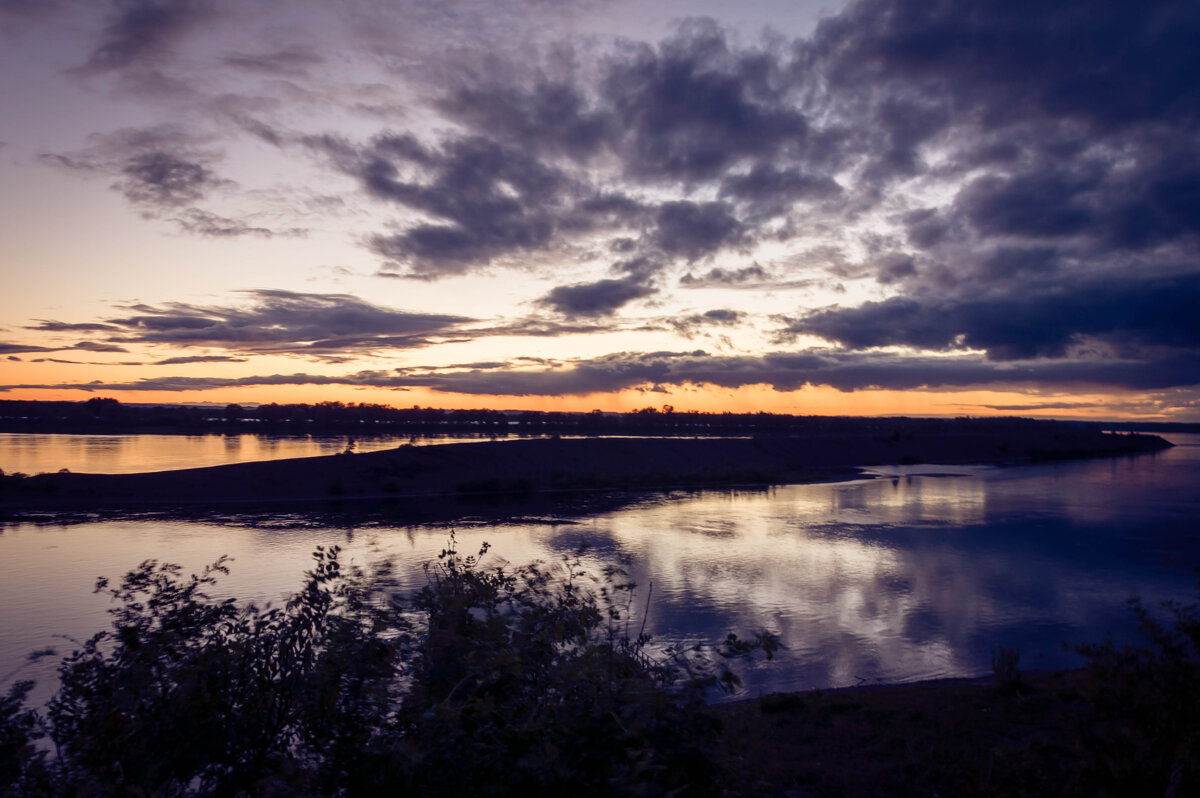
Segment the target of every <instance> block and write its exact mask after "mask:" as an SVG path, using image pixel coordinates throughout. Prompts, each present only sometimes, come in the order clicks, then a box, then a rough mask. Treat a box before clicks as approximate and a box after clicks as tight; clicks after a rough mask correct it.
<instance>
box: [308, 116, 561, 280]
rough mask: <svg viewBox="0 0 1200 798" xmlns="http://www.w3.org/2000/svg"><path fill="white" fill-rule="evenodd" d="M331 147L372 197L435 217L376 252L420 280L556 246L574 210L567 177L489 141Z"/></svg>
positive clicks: (408, 140)
mask: <svg viewBox="0 0 1200 798" xmlns="http://www.w3.org/2000/svg"><path fill="white" fill-rule="evenodd" d="M325 148H326V150H327V151H328V152H332V153H333V154H334V155H335V158H337V159H338V160H340V162H341V165H342V167H343V168H344V169H346V170H347V171H349V172H350V173H351V174H353V175H354V176H355V177H357V178H358V179H359V180H360V181H361V182H362V185H363V187H364V188H365V189H366V191H367V192H368V193H369V194H371V195H372V196H374V197H377V198H380V199H384V200H389V201H392V202H396V203H399V204H401V205H404V206H406V207H408V208H411V209H413V210H416V211H421V212H423V213H425V214H427V215H429V216H431V217H433V219H434V221H431V222H425V223H417V224H415V225H412V226H410V227H409V228H408V229H406V230H405V231H404V232H402V233H398V234H395V235H377V236H375V237H373V238H372V239H371V248H372V249H374V250H375V251H376V252H377V253H379V254H380V255H382V256H383V257H385V258H387V259H388V260H391V261H394V262H396V263H398V264H401V265H402V266H403V267H404V268H406V269H407V270H408V271H409V273H411V274H412V275H413V276H417V277H437V276H440V275H443V274H448V273H451V274H452V273H459V272H463V271H465V270H467V269H468V268H470V267H471V266H474V265H482V264H486V263H488V262H489V261H490V260H491V259H492V258H495V257H498V256H501V255H505V254H510V253H518V252H529V251H534V250H538V249H542V248H545V247H548V246H549V245H550V244H551V243H552V241H553V239H554V236H555V232H556V229H557V227H558V225H559V217H560V215H561V214H563V212H564V211H565V210H567V209H568V207H569V204H568V200H569V198H570V197H569V193H570V186H569V184H568V181H567V180H566V178H565V177H564V175H563V174H562V173H560V172H559V171H557V170H555V169H553V168H552V167H549V166H547V165H545V164H544V163H542V162H541V161H539V160H538V159H537V158H535V157H532V156H531V155H530V154H529V153H526V152H522V151H520V150H516V149H513V148H509V147H505V146H502V145H500V144H497V143H496V142H494V141H491V140H488V139H486V138H483V137H469V138H463V139H455V140H451V141H449V142H447V143H445V145H444V146H442V147H441V148H433V149H431V148H426V147H425V146H424V145H422V144H421V143H419V142H418V141H417V140H416V139H414V138H413V137H412V136H408V135H406V136H384V137H380V138H378V139H376V140H375V141H374V142H372V144H371V145H370V146H369V147H368V148H366V149H365V150H363V151H362V152H358V153H346V152H344V151H343V152H341V153H338V152H337V151H336V150H333V149H331V147H330V146H329V144H328V143H326V144H325ZM347 156H348V157H347Z"/></svg>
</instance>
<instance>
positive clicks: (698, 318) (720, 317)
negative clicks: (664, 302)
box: [667, 308, 747, 338]
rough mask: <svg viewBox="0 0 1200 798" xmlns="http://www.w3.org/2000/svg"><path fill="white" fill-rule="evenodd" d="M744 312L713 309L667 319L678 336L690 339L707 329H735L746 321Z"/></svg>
mask: <svg viewBox="0 0 1200 798" xmlns="http://www.w3.org/2000/svg"><path fill="white" fill-rule="evenodd" d="M746 315H747V314H746V312H745V311H741V310H732V309H730V308H715V309H713V310H706V311H704V312H703V313H692V314H690V315H687V316H677V317H675V318H670V319H667V324H668V325H670V326H671V327H673V328H674V329H675V331H676V332H678V333H679V334H680V335H683V336H686V337H688V338H692V337H694V336H696V335H697V334H699V333H700V332H702V331H704V330H705V329H708V328H713V327H736V326H737V325H739V324H741V323H742V322H743V321H744V320H745V319H746Z"/></svg>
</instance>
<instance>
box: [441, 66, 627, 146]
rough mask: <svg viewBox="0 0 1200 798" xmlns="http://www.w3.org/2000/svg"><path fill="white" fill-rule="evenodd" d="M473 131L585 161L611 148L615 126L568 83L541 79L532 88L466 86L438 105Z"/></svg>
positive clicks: (480, 81) (506, 83) (488, 82)
mask: <svg viewBox="0 0 1200 798" xmlns="http://www.w3.org/2000/svg"><path fill="white" fill-rule="evenodd" d="M439 107H440V108H441V110H442V111H443V112H445V113H447V114H449V115H451V116H453V117H455V118H456V119H459V120H461V121H463V122H465V123H467V124H468V125H470V126H471V127H472V128H474V129H476V130H480V131H488V132H489V133H490V134H491V135H492V136H494V137H496V138H498V139H500V140H503V141H506V142H509V143H510V144H518V143H520V144H524V145H532V146H533V147H534V148H536V149H537V150H539V151H541V152H546V153H549V154H558V153H562V154H565V155H567V156H569V157H571V158H574V159H576V160H586V159H587V158H589V157H591V156H592V155H595V154H596V153H597V152H599V151H600V150H601V149H602V148H605V147H608V146H610V145H611V142H612V140H613V138H614V136H615V135H616V132H617V131H616V129H615V125H616V120H615V119H614V118H613V116H612V115H611V114H610V113H608V112H607V110H606V109H603V108H600V107H595V106H592V105H591V104H589V102H588V100H587V98H586V96H585V94H584V89H583V87H581V86H578V85H575V84H573V83H571V82H570V81H569V80H563V79H558V80H554V79H549V78H546V77H545V76H539V77H538V78H537V79H536V80H535V81H534V82H533V84H532V85H531V86H529V87H528V88H525V87H522V86H519V85H514V83H513V82H512V81H511V80H503V81H500V80H493V79H490V78H486V77H484V78H475V79H474V80H472V81H470V82H463V83H461V84H460V85H459V86H458V87H457V88H455V89H454V90H452V91H451V92H450V94H449V96H448V97H446V98H445V99H444V100H442V101H441V103H440V104H439Z"/></svg>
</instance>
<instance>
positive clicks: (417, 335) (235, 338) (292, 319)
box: [104, 290, 471, 358]
mask: <svg viewBox="0 0 1200 798" xmlns="http://www.w3.org/2000/svg"><path fill="white" fill-rule="evenodd" d="M242 293H243V294H244V295H245V296H247V297H248V298H249V299H250V300H251V301H250V303H249V304H248V305H238V306H233V305H225V306H220V305H213V306H200V305H190V304H186V303H178V302H172V303H167V304H165V305H145V304H142V305H133V306H130V307H128V308H126V310H127V311H129V312H131V313H130V315H125V316H120V317H116V318H111V319H106V320H105V322H104V323H105V324H106V325H110V326H111V327H115V328H117V329H118V330H119V331H120V332H119V333H117V334H115V335H113V336H112V337H111V338H110V340H111V341H113V342H116V343H124V344H131V343H139V344H168V345H174V346H193V345H204V346H215V347H221V348H224V349H228V350H233V351H236V352H239V353H245V354H291V355H303V356H310V357H317V358H328V357H335V358H336V357H337V356H339V355H346V354H367V353H370V352H376V351H381V350H389V349H406V348H418V347H423V346H427V345H429V344H430V343H431V341H432V340H433V339H434V338H437V337H445V336H447V335H451V334H454V333H455V332H456V331H457V329H458V328H459V327H461V326H462V325H463V324H465V323H466V322H469V321H471V319H469V318H467V317H464V316H451V315H443V314H432V313H410V312H407V311H401V310H392V309H389V308H382V307H379V306H377V305H373V304H371V303H369V302H365V301H363V300H361V299H359V298H357V297H353V296H349V295H346V294H304V293H296V292H292V291H282V290H255V291H245V292H242Z"/></svg>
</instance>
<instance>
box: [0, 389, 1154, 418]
mask: <svg viewBox="0 0 1200 798" xmlns="http://www.w3.org/2000/svg"><path fill="white" fill-rule="evenodd" d="M97 396H111V397H114V398H116V399H118V400H119V401H121V402H125V403H145V404H187V403H212V404H221V405H224V404H242V405H255V404H270V403H272V402H276V403H279V404H288V403H307V404H315V403H318V402H331V401H338V402H345V403H351V402H356V403H371V404H382V405H388V406H392V407H412V406H414V405H419V406H421V407H436V408H441V409H446V410H461V409H479V408H490V409H497V410H540V411H560V412H590V411H592V410H601V411H604V412H632V411H634V410H640V409H642V408H646V407H653V408H656V409H662V407H663V406H664V405H670V406H671V407H673V408H674V409H675V410H676V411H677V412H688V411H696V412H712V413H722V412H733V413H757V412H760V411H761V412H767V413H785V414H794V415H814V416H901V415H909V416H1030V417H1046V418H1064V417H1066V418H1081V419H1113V420H1121V419H1129V420H1134V419H1141V420H1175V419H1173V417H1172V416H1170V415H1168V414H1166V413H1155V412H1138V413H1132V412H1130V411H1129V408H1130V406H1131V404H1133V403H1137V404H1140V405H1141V406H1142V407H1151V406H1153V405H1152V404H1151V403H1148V402H1146V401H1145V399H1146V397H1145V396H1143V395H1113V394H1100V393H1097V394H1076V395H1055V396H1046V397H1032V396H1030V395H1029V394H1025V393H1019V392H1017V391H1015V390H1014V391H1011V392H1009V391H994V390H968V391H932V390H910V391H896V390H858V391H851V392H842V391H838V390H836V389H834V388H831V387H829V386H806V387H804V388H802V389H800V390H796V391H776V390H774V389H772V388H771V387H770V386H767V385H749V386H743V387H740V388H721V387H716V386H692V385H688V386H682V387H680V386H673V387H671V388H669V389H666V390H662V391H660V390H652V389H650V388H645V389H641V390H638V389H628V390H623V391H618V392H612V393H593V394H586V395H582V396H494V395H485V394H461V393H440V392H437V391H432V390H429V389H427V388H413V389H409V390H394V389H385V388H356V387H352V386H345V385H277V386H255V387H231V388H218V389H213V390H208V391H179V392H176V391H105V390H103V388H97V390H95V391H94V392H90V393H89V392H84V391H80V390H64V389H50V388H46V389H22V390H12V391H9V392H7V393H0V400H40V401H75V402H79V401H86V400H87V399H89V398H92V397H97ZM1039 404H1044V405H1046V407H1045V408H1044V409H1041V408H1038V407H1037V405H1039Z"/></svg>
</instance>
